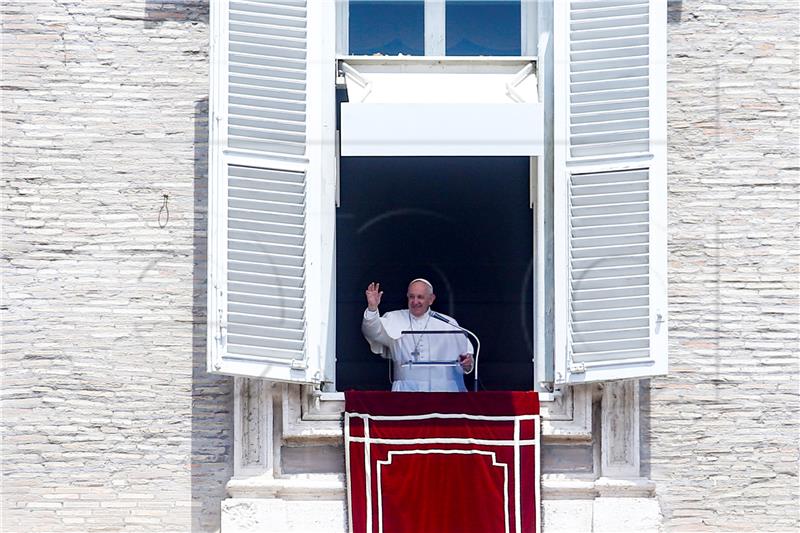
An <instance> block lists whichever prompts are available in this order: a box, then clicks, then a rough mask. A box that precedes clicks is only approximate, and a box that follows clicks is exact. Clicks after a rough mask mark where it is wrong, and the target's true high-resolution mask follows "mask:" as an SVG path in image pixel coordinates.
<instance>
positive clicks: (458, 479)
mask: <svg viewBox="0 0 800 533" xmlns="http://www.w3.org/2000/svg"><path fill="white" fill-rule="evenodd" d="M345 458H346V462H347V477H348V479H347V487H348V504H349V509H348V511H349V519H350V531H352V532H353V533H473V532H474V533H492V532H506V533H532V532H538V531H539V512H538V505H539V399H538V396H537V394H536V393H535V392H475V393H424V392H419V393H417V392H394V393H393V392H358V391H352V392H346V393H345Z"/></svg>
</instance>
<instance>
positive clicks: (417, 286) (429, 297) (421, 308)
mask: <svg viewBox="0 0 800 533" xmlns="http://www.w3.org/2000/svg"><path fill="white" fill-rule="evenodd" d="M407 296H408V310H409V312H411V314H412V315H414V316H415V317H421V316H422V315H424V314H425V313H426V312H427V311H428V308H429V307H430V306H431V305H432V304H433V301H434V300H435V299H436V295H434V294H433V291H432V290H431V288H430V287H428V286H427V285H425V284H424V283H422V282H419V281H417V282H415V283H412V284H411V285H409V286H408V295H407Z"/></svg>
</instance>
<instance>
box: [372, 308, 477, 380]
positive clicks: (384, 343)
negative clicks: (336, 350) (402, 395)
mask: <svg viewBox="0 0 800 533" xmlns="http://www.w3.org/2000/svg"><path fill="white" fill-rule="evenodd" d="M439 314H441V313H439ZM442 316H445V317H446V318H447V319H448V320H449V321H450V322H451V323H452V324H457V322H456V321H455V320H454V319H453V318H451V317H448V316H447V315H442ZM442 330H456V328H454V327H453V326H451V325H449V324H445V323H444V322H442V321H440V320H436V319H434V318H432V317H431V316H430V311H426V312H425V314H424V315H422V316H421V317H419V318H416V317H415V316H414V315H412V314H411V313H410V312H409V311H408V309H404V310H401V311H390V312H388V313H386V314H384V315H383V316H380V314H379V313H378V311H370V310H369V309H367V310H365V311H364V320H363V322H362V323H361V332H362V333H363V334H364V338H366V339H367V342H369V346H370V349H371V350H372V353H376V354H379V355H381V356H382V357H385V358H387V359H391V360H392V361H393V362H394V382H393V383H392V390H393V391H402V392H466V390H467V388H466V387H465V386H464V371H463V369H462V368H461V366H460V365H456V366H425V365H417V366H410V365H408V363H409V362H431V361H442V362H457V361H458V356H459V355H461V354H462V353H474V352H475V350H474V349H473V348H472V344H471V343H470V342H469V341H468V340H467V338H466V337H465V336H464V335H463V334H454V333H449V334H430V335H424V334H420V335H415V334H414V333H407V334H405V335H403V334H402V333H401V332H403V331H412V332H414V331H442Z"/></svg>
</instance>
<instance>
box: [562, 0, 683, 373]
mask: <svg viewBox="0 0 800 533" xmlns="http://www.w3.org/2000/svg"><path fill="white" fill-rule="evenodd" d="M554 9H555V13H554V41H555V42H554V46H555V49H554V79H555V95H554V96H555V98H554V106H555V109H554V137H555V144H556V148H555V154H554V163H555V164H554V197H555V208H554V227H555V230H554V231H555V235H554V246H555V265H554V269H555V271H554V279H555V284H556V287H555V298H556V308H555V320H556V324H555V351H556V357H555V367H556V368H555V381H556V383H578V382H587V381H598V380H608V379H623V378H639V377H646V376H653V375H659V374H664V373H666V370H667V351H666V350H667V322H666V320H667V308H666V304H667V300H666V158H665V156H666V124H665V115H666V75H665V73H666V69H665V65H666V2H664V1H658V0H653V1H650V2H648V1H647V0H569V1H564V2H556V3H555V6H554Z"/></svg>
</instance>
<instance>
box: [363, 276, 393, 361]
mask: <svg viewBox="0 0 800 533" xmlns="http://www.w3.org/2000/svg"><path fill="white" fill-rule="evenodd" d="M365 295H366V297H367V308H366V309H365V310H364V318H363V320H362V321H361V333H363V334H364V338H366V339H367V341H368V342H369V344H370V348H371V349H372V351H373V353H377V354H380V355H384V353H383V352H384V351H383V350H379V351H378V345H381V346H386V347H388V346H391V344H392V342H393V341H394V339H392V338H391V337H390V336H389V335H388V334H387V333H386V330H385V329H384V328H383V323H382V322H381V314H380V312H379V311H378V306H379V305H380V303H381V297H382V296H383V291H381V284H380V283H375V282H374V281H373V282H372V283H370V284H369V286H368V287H367V290H366V292H365Z"/></svg>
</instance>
